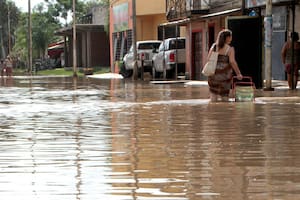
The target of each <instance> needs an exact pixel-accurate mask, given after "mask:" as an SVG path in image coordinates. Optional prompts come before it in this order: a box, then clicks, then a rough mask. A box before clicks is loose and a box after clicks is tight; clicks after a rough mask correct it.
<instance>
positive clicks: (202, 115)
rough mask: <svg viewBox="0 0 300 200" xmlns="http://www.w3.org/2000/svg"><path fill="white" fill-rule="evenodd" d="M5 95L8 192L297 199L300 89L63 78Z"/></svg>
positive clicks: (1, 152) (3, 166) (1, 115)
mask: <svg viewBox="0 0 300 200" xmlns="http://www.w3.org/2000/svg"><path fill="white" fill-rule="evenodd" d="M0 94H1V100H0V119H1V125H0V140H1V143H0V170H1V171H0V188H1V189H0V194H1V199H18V200H19V199H24V200H27V199H28V200H29V199H30V200H31V199H45V200H49V199H55V200H56V199H72V200H73V199H74V200H75V199H81V200H84V199H89V200H94V199H101V200H102V199H103V200H104V199H112V200H113V199H116V200H134V199H150V200H164V199H168V200H198V199H222V200H232V199H234V200H239V199H257V200H261V199H289V200H290V199H299V198H300V176H299V175H300V162H299V155H300V152H299V151H300V149H299V143H300V138H299V133H300V131H299V128H300V125H299V119H300V109H299V102H300V101H299V99H298V97H297V96H299V92H297V91H296V92H295V94H293V97H290V98H287V97H280V98H279V97H268V98H266V97H260V98H257V101H256V102H255V103H252V102H246V103H209V101H208V91H207V87H205V86H199V87H194V86H184V85H183V84H179V85H178V84H174V85H154V84H149V83H144V84H142V83H139V82H138V83H135V84H134V83H132V82H130V81H122V80H118V81H91V80H85V79H84V80H79V81H78V82H73V81H72V80H69V79H64V78H61V79H58V80H57V79H37V80H31V81H29V80H26V79H25V80H23V79H20V80H18V79H17V80H15V82H14V84H13V85H12V86H9V87H4V86H2V87H0ZM276 98H277V99H276Z"/></svg>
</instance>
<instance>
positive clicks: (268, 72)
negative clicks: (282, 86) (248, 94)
mask: <svg viewBox="0 0 300 200" xmlns="http://www.w3.org/2000/svg"><path fill="white" fill-rule="evenodd" d="M264 22H265V81H266V85H265V90H274V89H273V88H272V32H273V18H272V0H267V1H266V16H265V19H264Z"/></svg>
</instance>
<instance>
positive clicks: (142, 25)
mask: <svg viewBox="0 0 300 200" xmlns="http://www.w3.org/2000/svg"><path fill="white" fill-rule="evenodd" d="M165 22H166V19H165V15H163V14H159V15H146V16H138V17H137V23H136V27H137V40H155V39H157V30H158V26H159V25H160V24H162V23H165Z"/></svg>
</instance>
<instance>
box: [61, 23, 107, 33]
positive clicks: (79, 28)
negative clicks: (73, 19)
mask: <svg viewBox="0 0 300 200" xmlns="http://www.w3.org/2000/svg"><path fill="white" fill-rule="evenodd" d="M89 31H90V32H104V31H105V30H104V25H96V24H76V32H89ZM72 34H73V26H68V27H65V28H61V29H59V30H57V31H55V35H61V36H67V35H72Z"/></svg>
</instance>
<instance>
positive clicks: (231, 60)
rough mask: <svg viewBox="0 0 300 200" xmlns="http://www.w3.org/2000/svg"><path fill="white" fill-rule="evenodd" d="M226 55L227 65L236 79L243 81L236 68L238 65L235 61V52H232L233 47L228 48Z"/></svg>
mask: <svg viewBox="0 0 300 200" xmlns="http://www.w3.org/2000/svg"><path fill="white" fill-rule="evenodd" d="M228 55H229V63H230V65H231V67H232V69H233V70H234V72H235V73H236V75H237V78H238V79H239V80H241V79H243V75H242V74H241V71H240V69H239V67H238V64H237V62H236V60H235V51H234V48H233V47H231V48H230V50H229V53H228Z"/></svg>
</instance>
